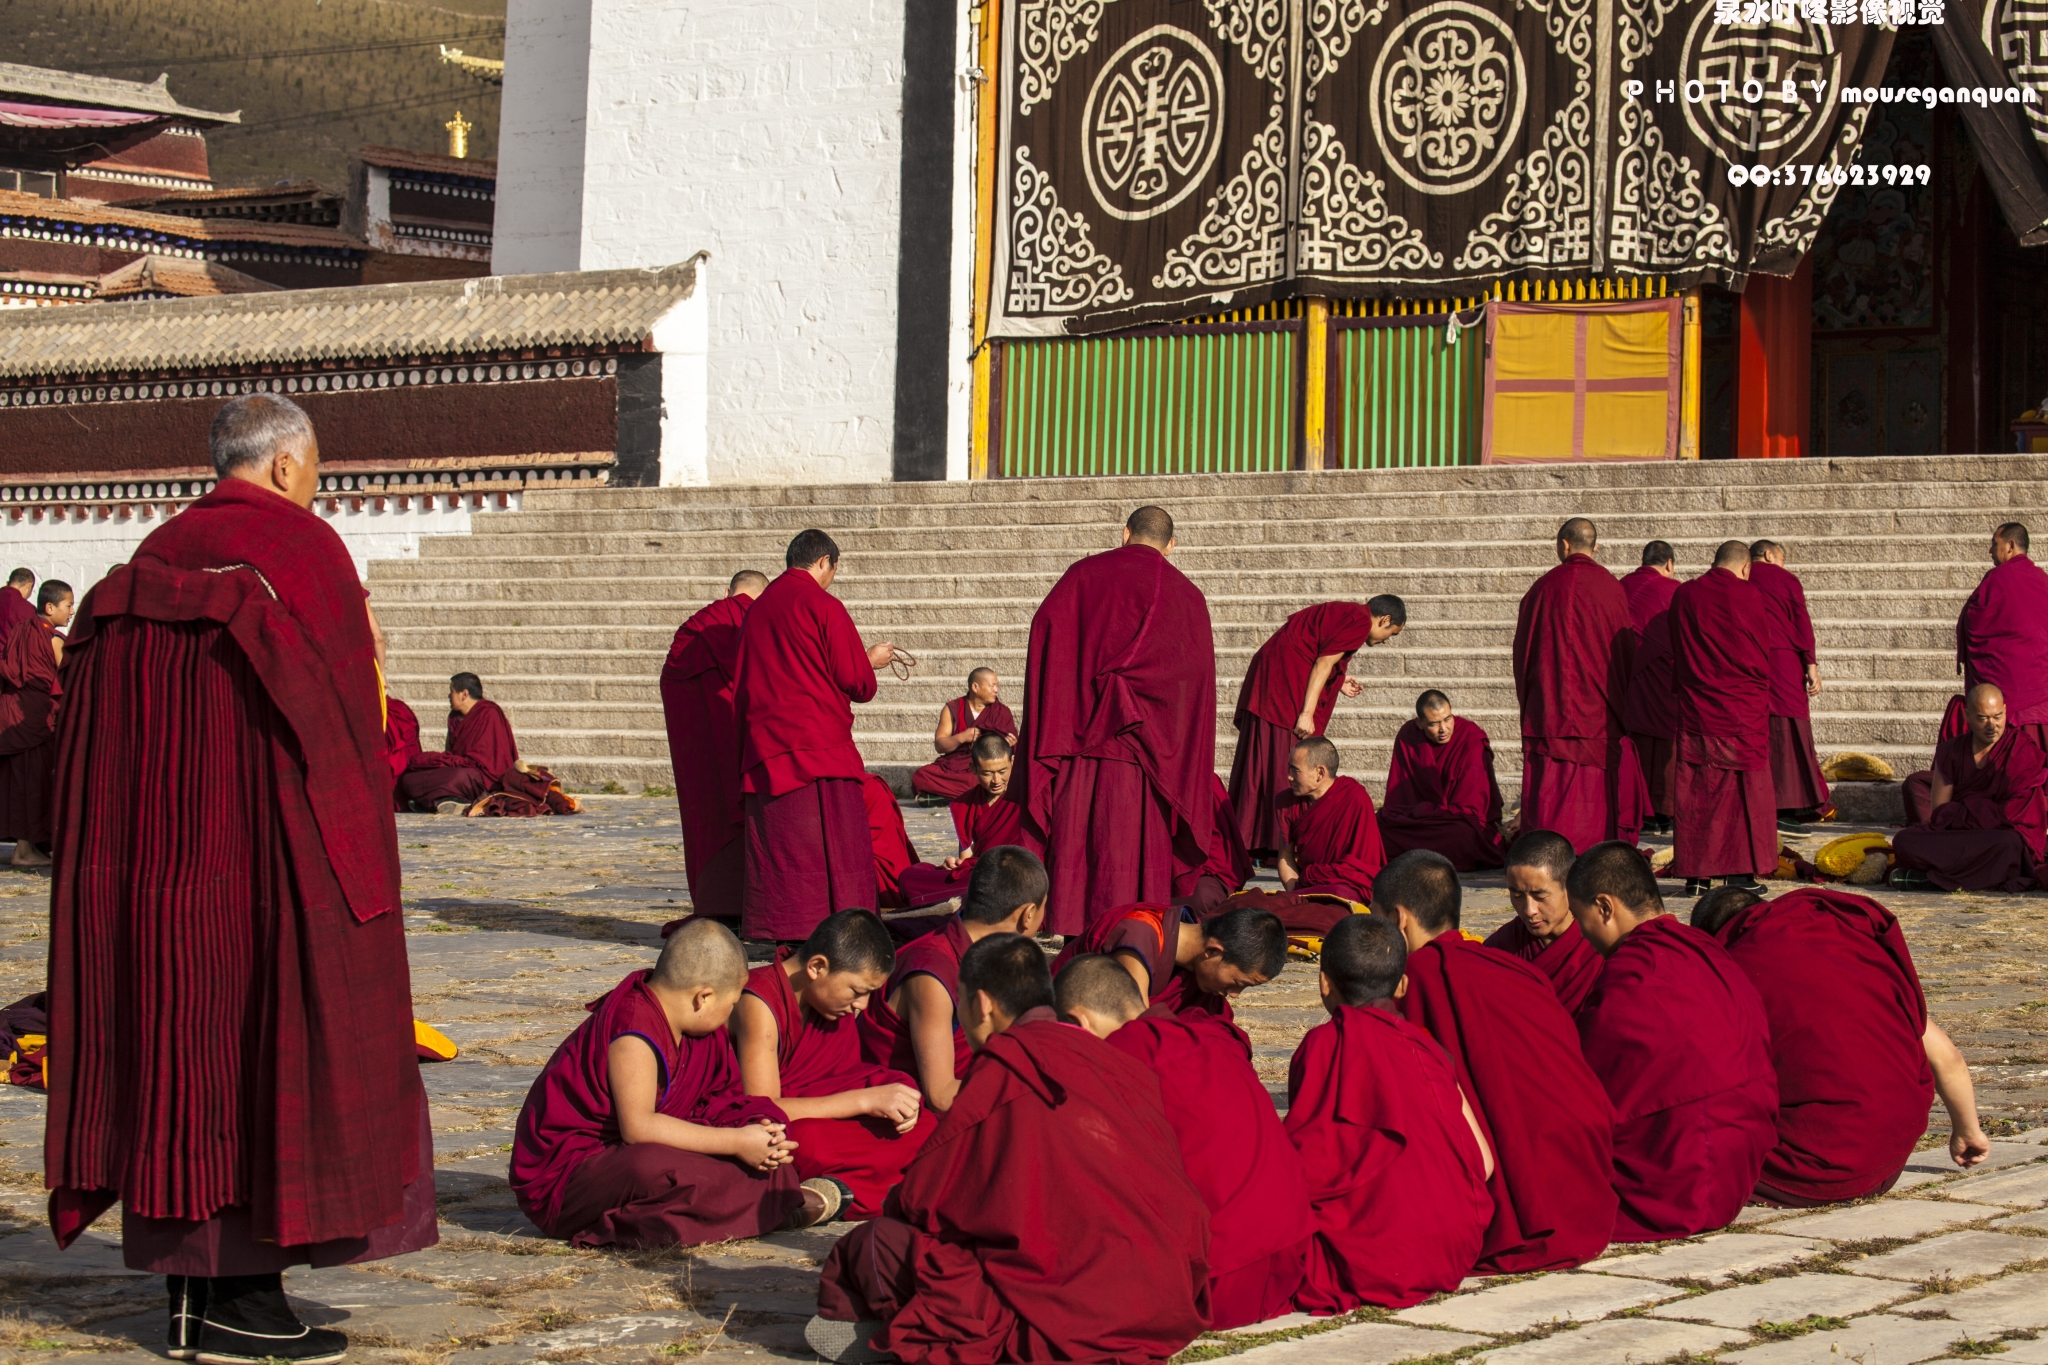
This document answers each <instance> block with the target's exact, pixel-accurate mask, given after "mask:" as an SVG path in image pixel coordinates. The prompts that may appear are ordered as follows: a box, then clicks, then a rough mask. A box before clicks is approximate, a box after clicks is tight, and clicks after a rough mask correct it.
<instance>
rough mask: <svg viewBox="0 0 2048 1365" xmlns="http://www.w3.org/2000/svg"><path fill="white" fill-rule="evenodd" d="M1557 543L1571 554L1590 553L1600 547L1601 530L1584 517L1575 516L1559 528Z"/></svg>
mask: <svg viewBox="0 0 2048 1365" xmlns="http://www.w3.org/2000/svg"><path fill="white" fill-rule="evenodd" d="M1557 543H1558V544H1560V545H1562V546H1564V548H1565V550H1566V551H1567V552H1568V553H1570V554H1575V555H1589V554H1591V553H1593V551H1595V550H1597V549H1599V548H1600V532H1599V529H1598V528H1597V527H1595V526H1594V525H1593V523H1592V522H1590V521H1588V520H1587V519H1586V518H1584V517H1573V518H1572V519H1571V520H1570V521H1568V522H1566V523H1565V524H1564V525H1562V526H1560V527H1558V528H1557Z"/></svg>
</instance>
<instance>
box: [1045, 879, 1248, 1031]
mask: <svg viewBox="0 0 2048 1365" xmlns="http://www.w3.org/2000/svg"><path fill="white" fill-rule="evenodd" d="M1083 953H1104V954H1107V955H1109V956H1111V957H1114V958H1115V959H1116V960H1117V961H1118V962H1119V963H1121V964H1122V966H1123V969H1124V970H1125V971H1127V972H1129V973H1130V974H1131V980H1133V981H1135V982H1137V983H1138V989H1139V990H1140V991H1142V992H1144V995H1145V998H1146V999H1147V1000H1148V1001H1150V1002H1151V1003H1152V1004H1153V1005H1155V1006H1162V1005H1163V1006H1164V1007H1165V1008H1166V1010H1167V1012H1168V1013H1170V1014H1183V1013H1187V1012H1190V1011H1199V1012H1201V1013H1205V1014H1219V1015H1221V1016H1223V1017H1224V1018H1225V1019H1228V1018H1230V1002H1231V1001H1232V1000H1234V999H1236V998H1237V995H1238V993H1239V992H1240V991H1242V990H1244V989H1245V988H1246V987H1247V986H1261V985H1264V984H1265V983H1266V982H1268V981H1271V980H1272V979H1273V978H1274V977H1276V976H1278V975H1280V972H1281V970H1282V969H1283V968H1284V967H1286V965H1287V930H1286V929H1284V928H1283V927H1281V924H1280V920H1279V917H1278V916H1276V915H1274V914H1272V913H1270V912H1269V911H1265V910H1261V909H1258V908H1256V907H1253V906H1241V907H1239V908H1238V909H1235V910H1226V911H1225V912H1224V913H1222V914H1220V915H1218V916H1216V918H1214V919H1210V920H1202V921H1197V920H1196V919H1195V918H1194V916H1193V915H1192V914H1191V913H1190V912H1188V911H1186V910H1181V909H1176V908H1174V907H1172V906H1163V905H1125V906H1120V907H1118V908H1117V909H1115V910H1112V911H1111V912H1110V913H1109V914H1107V915H1105V916H1103V917H1102V918H1101V919H1099V920H1097V921H1096V922H1095V923H1094V924H1092V925H1090V926H1089V928H1088V932H1087V933H1085V934H1082V935H1081V936H1079V937H1078V938H1070V939H1068V940H1067V944H1066V947H1064V948H1062V949H1061V950H1060V955H1059V956H1058V957H1056V958H1054V959H1053V963H1052V970H1053V973H1054V975H1058V974H1059V972H1060V970H1061V969H1062V968H1064V967H1065V966H1066V965H1067V963H1069V962H1071V961H1073V960H1074V959H1075V958H1077V957H1079V956H1080V955H1081V954H1083Z"/></svg>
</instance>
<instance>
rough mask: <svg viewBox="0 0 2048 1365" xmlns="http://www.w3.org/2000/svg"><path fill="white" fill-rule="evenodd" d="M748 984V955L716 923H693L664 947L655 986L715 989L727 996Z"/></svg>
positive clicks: (655, 965)
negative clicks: (727, 993) (726, 993)
mask: <svg viewBox="0 0 2048 1365" xmlns="http://www.w3.org/2000/svg"><path fill="white" fill-rule="evenodd" d="M746 982H747V951H746V949H744V948H742V947H740V941H739V940H738V939H736V938H734V937H733V934H732V930H730V929H728V928H726V927H725V926H724V925H723V924H720V923H719V922H718V921H717V920H715V919H692V920H690V921H689V922H688V923H686V924H684V925H683V926H682V927H681V928H679V929H677V930H676V931H675V932H674V933H673V934H670V935H669V936H668V942H666V943H664V944H662V945H661V959H660V960H659V961H658V962H656V963H655V964H654V984H655V985H657V986H659V987H661V988H662V989H663V990H671V991H695V990H704V989H707V988H708V989H711V990H714V991H718V992H720V993H721V994H723V993H724V992H726V991H736V990H738V989H739V988H740V987H741V986H744V985H745V984H746Z"/></svg>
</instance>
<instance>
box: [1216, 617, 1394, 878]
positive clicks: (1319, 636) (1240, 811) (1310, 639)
mask: <svg viewBox="0 0 2048 1365" xmlns="http://www.w3.org/2000/svg"><path fill="white" fill-rule="evenodd" d="M1371 638H1372V612H1371V611H1369V610H1367V608H1366V605H1365V603H1363V602H1318V603H1316V604H1315V605H1314V606H1312V607H1303V608H1302V609H1301V610H1300V611H1298V612H1296V613H1294V615H1292V616H1290V617H1288V618H1287V620H1286V621H1285V622H1284V623H1282V625H1281V627H1280V629H1278V630H1276V631H1274V632H1273V634H1272V635H1271V636H1270V637H1268V638H1267V640H1266V643H1264V644H1262V645H1260V646H1259V652H1258V653H1256V654H1254V655H1252V661H1251V663H1250V664H1249V665H1247V666H1246V668H1245V675H1244V682H1243V683H1241V684H1240V685H1239V686H1238V689H1237V722H1236V723H1237V752H1236V755H1235V757H1233V758H1232V759H1231V761H1230V804H1231V808H1232V809H1233V810H1235V811H1236V812H1237V820H1238V830H1239V832H1240V834H1241V835H1242V837H1243V840H1244V846H1245V847H1246V848H1248V849H1250V850H1252V851H1253V852H1254V853H1255V854H1257V855H1259V856H1261V857H1271V856H1272V855H1273V854H1275V853H1277V852H1279V851H1280V836H1279V833H1278V831H1277V829H1276V828H1275V826H1274V822H1273V802H1274V801H1275V800H1276V799H1278V798H1279V796H1280V795H1281V793H1283V792H1285V791H1286V790H1287V760H1288V758H1289V756H1290V755H1291V754H1292V753H1293V752H1294V746H1295V745H1296V744H1297V743H1298V742H1299V740H1298V738H1297V737H1296V735H1295V733H1294V725H1295V722H1296V721H1298V720H1299V719H1300V718H1301V702H1302V698H1303V697H1305V696H1307V695H1308V682H1309V678H1310V677H1311V676H1313V674H1314V673H1315V667H1316V660H1317V659H1320V658H1321V657H1322V656H1323V655H1325V654H1336V655H1339V656H1341V657H1339V658H1338V660H1337V666H1336V667H1335V668H1333V669H1331V670H1330V676H1329V679H1328V681H1326V682H1325V683H1324V684H1323V690H1322V692H1321V693H1320V694H1319V695H1318V696H1317V697H1316V703H1315V733H1316V734H1319V735H1320V734H1321V733H1323V731H1324V729H1325V728H1326V727H1328V725H1329V723H1330V715H1331V713H1332V712H1333V711H1335V710H1336V709H1337V694H1338V692H1339V691H1340V690H1341V689H1342V688H1343V686H1344V677H1345V672H1344V671H1345V669H1346V667H1347V666H1349V664H1350V663H1351V656H1352V655H1353V654H1356V653H1357V652H1358V651H1359V650H1361V649H1363V648H1365V646H1366V642H1367V641H1368V640H1370V639H1371Z"/></svg>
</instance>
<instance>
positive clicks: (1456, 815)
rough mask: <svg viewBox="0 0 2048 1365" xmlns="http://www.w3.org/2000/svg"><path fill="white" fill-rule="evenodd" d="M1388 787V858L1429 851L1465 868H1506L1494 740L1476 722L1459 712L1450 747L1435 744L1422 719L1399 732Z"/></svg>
mask: <svg viewBox="0 0 2048 1365" xmlns="http://www.w3.org/2000/svg"><path fill="white" fill-rule="evenodd" d="M1386 791H1387V799H1386V800H1385V801H1383V802H1381V803H1380V808H1379V830H1380V842H1381V844H1382V845H1384V846H1385V849H1386V856H1387V857H1389V858H1398V857H1400V856H1401V855H1402V854H1403V853H1406V852H1408V850H1410V849H1414V848H1426V849H1429V850H1431V851H1433V852H1436V853H1441V854H1443V855H1444V856H1445V857H1446V858H1449V859H1450V860H1451V865H1452V866H1453V867H1455V868H1457V869H1458V870H1459V871H1460V872H1472V871H1476V870H1477V869H1479V868H1482V867H1499V866H1500V865H1501V859H1502V856H1503V852H1502V849H1501V844H1500V814H1501V798H1500V782H1499V781H1498V780H1497V779H1496V778H1495V777H1494V775H1493V743H1492V741H1490V740H1489V739H1488V738H1487V736H1486V731H1484V730H1482V729H1480V728H1479V725H1478V723H1477V722H1476V721H1470V720H1466V719H1465V718H1464V717H1462V716H1461V717H1459V718H1458V719H1457V721H1456V722H1455V723H1453V725H1452V726H1451V738H1450V741H1449V742H1448V743H1445V744H1437V743H1435V742H1433V741H1432V740H1431V739H1430V737H1429V735H1428V734H1427V733H1425V732H1424V730H1423V728H1422V722H1421V721H1419V720H1411V721H1409V722H1408V723H1407V724H1405V725H1403V726H1402V727H1401V729H1400V732H1399V733H1397V734H1396V735H1395V736H1394V757H1393V760H1392V761H1391V762H1390V763H1389V764H1388V767H1387V787H1386Z"/></svg>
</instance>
